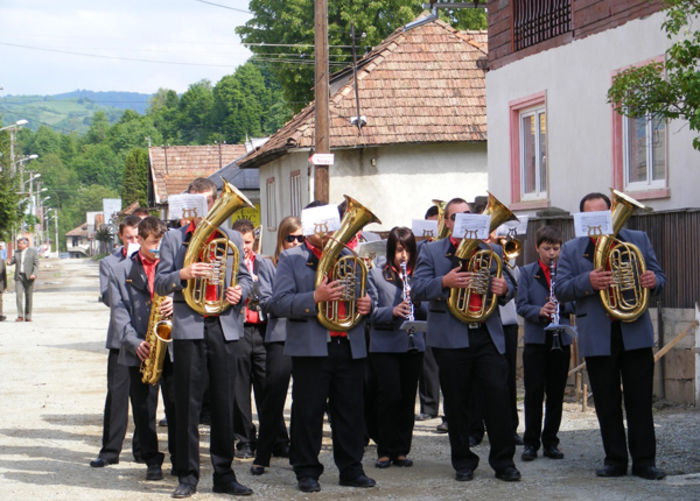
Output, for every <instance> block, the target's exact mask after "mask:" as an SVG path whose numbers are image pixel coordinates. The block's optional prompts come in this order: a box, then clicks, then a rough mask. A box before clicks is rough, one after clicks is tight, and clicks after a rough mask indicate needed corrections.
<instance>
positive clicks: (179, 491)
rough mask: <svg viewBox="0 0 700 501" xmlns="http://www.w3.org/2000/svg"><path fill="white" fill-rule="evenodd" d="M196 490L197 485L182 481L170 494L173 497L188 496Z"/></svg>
mask: <svg viewBox="0 0 700 501" xmlns="http://www.w3.org/2000/svg"><path fill="white" fill-rule="evenodd" d="M195 492H197V487H196V486H194V485H190V484H183V483H182V482H181V483H179V484H178V485H177V487H175V490H174V491H173V494H172V496H173V497H174V498H188V497H190V496H191V495H192V494H194V493H195Z"/></svg>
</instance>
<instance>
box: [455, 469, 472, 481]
mask: <svg viewBox="0 0 700 501" xmlns="http://www.w3.org/2000/svg"><path fill="white" fill-rule="evenodd" d="M473 479H474V472H473V471H472V470H462V471H458V472H457V473H455V480H457V482H469V481H470V480H473Z"/></svg>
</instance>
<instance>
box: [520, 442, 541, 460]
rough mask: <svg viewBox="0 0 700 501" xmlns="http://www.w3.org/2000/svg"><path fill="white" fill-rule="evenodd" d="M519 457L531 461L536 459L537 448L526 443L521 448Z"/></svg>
mask: <svg viewBox="0 0 700 501" xmlns="http://www.w3.org/2000/svg"><path fill="white" fill-rule="evenodd" d="M520 459H522V460H523V461H533V460H535V459H537V449H535V448H534V447H533V446H531V445H526V446H525V448H523V453H522V454H521V455H520Z"/></svg>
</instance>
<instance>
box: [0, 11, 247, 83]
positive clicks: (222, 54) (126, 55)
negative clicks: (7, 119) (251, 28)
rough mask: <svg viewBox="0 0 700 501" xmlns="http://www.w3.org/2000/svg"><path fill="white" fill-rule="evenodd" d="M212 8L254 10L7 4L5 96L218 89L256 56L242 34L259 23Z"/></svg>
mask: <svg viewBox="0 0 700 501" xmlns="http://www.w3.org/2000/svg"><path fill="white" fill-rule="evenodd" d="M212 3H214V4H220V5H223V6H228V7H230V8H234V9H240V10H247V7H248V0H210V1H209V0H206V2H205V1H203V0H138V1H137V0H61V1H57V0H1V1H0V87H3V88H4V89H3V90H0V96H7V95H18V94H59V93H62V92H69V91H72V90H75V89H87V90H94V91H110V90H114V91H135V92H144V93H153V92H155V91H157V90H158V88H160V87H164V88H168V89H174V90H175V91H177V92H184V91H185V90H187V87H188V86H189V85H190V84H192V83H194V82H197V81H199V80H201V79H204V78H206V79H209V80H211V81H212V83H216V82H217V81H218V80H219V79H220V78H221V77H222V76H224V75H227V74H230V73H233V72H234V71H235V69H236V67H237V66H239V65H240V64H242V63H244V62H245V61H246V59H247V58H248V56H249V55H250V52H249V51H248V50H247V49H246V48H244V47H243V46H242V45H241V44H240V39H239V37H238V36H237V35H236V34H235V31H234V30H235V28H236V26H239V25H241V24H244V23H245V22H246V21H247V20H248V19H250V17H251V16H250V14H246V13H244V12H238V11H235V10H231V9H227V8H223V7H218V6H215V5H212ZM19 46H21V47H19ZM75 53H80V54H85V55H78V54H75ZM87 54H90V55H93V56H99V57H92V56H90V55H87ZM133 59H139V60H148V61H153V62H143V61H133ZM155 61H159V62H155ZM164 62H168V63H177V64H166V63H164Z"/></svg>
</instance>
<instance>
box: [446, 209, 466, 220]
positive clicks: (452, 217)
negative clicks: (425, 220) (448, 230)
mask: <svg viewBox="0 0 700 501" xmlns="http://www.w3.org/2000/svg"><path fill="white" fill-rule="evenodd" d="M457 214H459V212H454V213H452V214H450V221H454V220H455V218H456V217H457ZM462 214H471V212H470V211H468V210H465V211H464V212H462Z"/></svg>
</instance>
